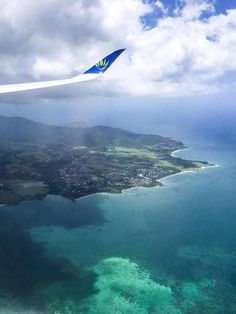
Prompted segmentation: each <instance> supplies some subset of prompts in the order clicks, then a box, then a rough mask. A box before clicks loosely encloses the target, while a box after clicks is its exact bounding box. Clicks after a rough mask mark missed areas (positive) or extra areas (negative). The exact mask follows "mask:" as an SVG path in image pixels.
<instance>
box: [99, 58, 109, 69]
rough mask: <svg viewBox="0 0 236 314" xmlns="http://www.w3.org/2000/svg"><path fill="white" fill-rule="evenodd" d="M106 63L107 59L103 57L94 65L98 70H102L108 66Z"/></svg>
mask: <svg viewBox="0 0 236 314" xmlns="http://www.w3.org/2000/svg"><path fill="white" fill-rule="evenodd" d="M108 64H109V61H107V60H106V59H103V60H101V61H99V62H98V63H96V67H97V68H98V69H99V70H100V71H104V70H106V69H107V68H108Z"/></svg>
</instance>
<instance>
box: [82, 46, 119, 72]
mask: <svg viewBox="0 0 236 314" xmlns="http://www.w3.org/2000/svg"><path fill="white" fill-rule="evenodd" d="M124 50H125V49H119V50H116V51H114V52H112V53H111V54H109V55H108V56H106V57H105V58H103V59H102V60H100V61H99V62H98V63H96V64H95V65H94V66H92V67H91V68H90V69H89V70H87V71H86V72H84V74H100V73H104V72H105V71H106V70H107V69H108V68H109V67H110V66H111V65H112V63H113V62H114V61H115V60H116V59H117V58H118V57H119V55H120V54H121V53H122V52H123V51H124Z"/></svg>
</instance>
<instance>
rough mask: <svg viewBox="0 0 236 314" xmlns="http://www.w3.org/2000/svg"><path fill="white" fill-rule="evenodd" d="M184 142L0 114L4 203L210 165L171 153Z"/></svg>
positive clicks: (104, 188) (153, 179)
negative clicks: (62, 125)
mask: <svg viewBox="0 0 236 314" xmlns="http://www.w3.org/2000/svg"><path fill="white" fill-rule="evenodd" d="M183 148H184V145H183V143H181V142H179V141H175V140H172V139H170V138H166V137H161V136H158V135H148V134H136V133H132V132H129V131H124V130H121V129H115V128H111V127H105V126H96V127H90V128H88V127H83V128H81V127H74V126H73V127H59V126H49V125H45V124H41V123H37V122H34V121H31V120H27V119H23V118H20V117H12V118H6V117H0V204H16V203H19V202H21V201H26V200H32V199H40V198H43V197H45V196H46V195H47V194H60V195H63V196H65V197H68V198H71V199H77V198H79V197H82V196H86V195H90V194H94V193H100V192H111V193H120V192H121V191H122V190H123V189H128V188H131V187H152V186H156V185H161V183H160V182H159V179H161V178H163V177H165V176H168V175H173V174H176V173H180V172H182V171H190V170H198V169H200V168H202V167H205V166H210V165H209V164H208V163H207V162H202V161H191V160H184V159H181V158H177V157H174V156H173V155H172V153H173V152H174V151H176V150H179V149H183Z"/></svg>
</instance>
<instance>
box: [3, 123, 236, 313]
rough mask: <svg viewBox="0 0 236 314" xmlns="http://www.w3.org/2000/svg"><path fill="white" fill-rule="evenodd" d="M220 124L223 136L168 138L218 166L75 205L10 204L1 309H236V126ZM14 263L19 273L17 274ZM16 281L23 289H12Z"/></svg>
mask: <svg viewBox="0 0 236 314" xmlns="http://www.w3.org/2000/svg"><path fill="white" fill-rule="evenodd" d="M221 127H222V132H221V136H219V130H217V134H216V135H215V136H214V132H209V130H207V131H206V132H200V133H198V132H197V131H196V130H195V132H193V131H191V132H189V133H186V134H183V133H181V132H180V133H181V134H180V137H178V129H176V131H174V129H172V132H173V133H171V132H170V133H171V134H170V133H169V134H168V135H169V136H170V135H171V136H172V137H175V138H176V139H181V140H183V141H184V143H185V144H186V145H187V146H188V147H189V149H187V150H184V151H182V152H179V153H177V154H178V156H181V157H184V158H189V159H195V160H206V161H208V162H211V163H214V164H217V165H218V167H216V168H207V169H203V170H201V171H199V172H194V173H184V174H181V175H177V176H173V177H169V178H165V179H163V180H162V182H163V183H164V186H163V187H161V188H149V189H144V188H138V189H131V190H129V191H128V192H127V193H125V194H123V195H108V194H100V195H93V196H90V197H87V198H83V199H81V200H79V201H78V202H77V203H72V202H71V201H69V200H66V199H64V198H62V197H58V196H48V197H47V198H45V199H44V200H42V201H35V202H28V203H23V204H19V205H17V206H15V207H11V206H7V207H6V206H5V207H2V208H1V209H0V211H1V212H2V211H4V213H5V214H4V215H5V216H4V217H8V216H7V215H11V222H12V225H14V226H15V227H14V234H15V235H16V236H15V237H14V236H9V235H8V237H7V236H6V234H7V231H6V230H5V229H4V228H3V226H1V230H2V233H3V235H2V239H4V237H5V238H6V239H7V240H6V241H8V243H9V249H8V251H7V247H8V245H7V244H6V245H5V250H6V251H7V254H8V255H7V256H8V258H6V261H5V264H4V263H2V264H0V265H1V267H2V268H3V269H5V270H6V269H7V270H8V273H9V278H5V279H4V282H5V286H4V287H3V288H4V289H0V292H1V291H2V293H1V295H0V301H1V300H2V301H1V302H2V303H0V306H1V304H2V309H3V308H4V309H5V310H6V309H9V308H10V310H11V311H10V313H14V309H16V308H18V310H19V309H21V311H22V313H26V311H27V310H28V309H31V310H32V311H33V313H38V312H40V311H42V312H43V313H102V314H103V313H104V314H110V313H124V314H125V313H146V314H148V313H229V314H230V313H236V267H235V266H236V251H235V247H236V245H235V244H236V188H235V186H236V158H235V157H236V144H235V143H234V141H233V140H232V134H234V131H232V132H231V133H230V137H229V136H228V134H224V132H223V131H224V128H223V125H222V126H221ZM158 131H160V132H158ZM153 132H155V133H161V134H163V133H162V132H161V130H158V129H156V130H153ZM163 132H164V131H163ZM38 210H41V215H43V217H44V219H41V222H40V224H38V225H37V224H36V223H35V217H33V216H34V215H33V214H32V212H34V213H35V212H37V211H38ZM77 211H78V215H76V214H75V212H77ZM19 212H22V213H23V214H22V215H23V218H22V217H21V218H19ZM58 212H60V219H59V220H58V215H57V213H58ZM17 213H18V214H17ZM87 213H89V214H87ZM71 214H73V219H74V223H72V221H71V219H69V218H68V217H70V215H71ZM1 215H2V214H1ZM53 215H54V216H55V220H54V219H53V217H54V216H53ZM80 215H82V217H85V218H84V219H85V220H84V221H85V223H81V221H80ZM87 215H88V217H87ZM63 217H64V219H63ZM22 219H23V221H24V222H25V221H27V223H23V222H22ZM11 230H13V229H11ZM4 231H5V233H4ZM15 246H18V248H19V249H20V252H19V251H17V250H16V249H15ZM12 252H13V253H14V254H13V253H12ZM22 252H23V253H22ZM0 254H2V253H1V252H0ZM9 261H11V263H12V266H11V267H12V268H11V267H10V270H9V267H8V268H7V267H6V265H8V266H9ZM14 263H15V267H16V268H17V269H18V271H15V273H14V274H13V275H11V276H12V277H11V276H10V274H11V269H14ZM4 267H5V268H4ZM0 276H3V275H2V274H1V273H0ZM3 277H4V276H3ZM17 278H18V280H16V279H17ZM34 278H36V279H34ZM8 279H9V280H12V281H17V282H18V283H17V285H16V286H14V285H13V284H11V285H10V286H9V285H7V284H6V282H7V281H8ZM21 282H23V283H24V285H23V286H22V285H21ZM9 300H10V301H9ZM0 312H1V311H0ZM2 313H3V311H2Z"/></svg>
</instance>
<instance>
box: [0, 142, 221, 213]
mask: <svg viewBox="0 0 236 314" xmlns="http://www.w3.org/2000/svg"><path fill="white" fill-rule="evenodd" d="M187 149H190V148H188V147H184V148H180V149H177V150H175V151H173V152H172V153H171V154H170V155H171V156H172V157H176V156H174V155H175V154H176V153H178V152H182V151H184V150H187ZM217 167H219V165H217V164H208V165H206V166H201V167H199V168H197V169H190V170H183V171H180V172H177V173H173V174H170V175H167V176H164V177H162V178H160V179H158V181H157V182H159V184H157V185H155V186H151V187H148V186H147V187H145V186H133V187H130V188H127V189H123V190H121V191H120V192H118V193H112V192H105V191H104V192H97V193H93V194H88V195H85V196H81V197H78V198H75V199H73V200H72V201H76V202H78V201H79V200H82V199H85V198H88V197H91V196H95V195H109V196H117V195H124V194H128V193H130V192H131V191H132V190H134V189H150V188H161V187H163V186H165V184H163V183H162V181H163V180H166V179H168V178H171V177H175V176H178V175H181V174H184V173H194V172H198V171H201V170H204V169H207V168H217ZM50 195H53V196H56V195H60V196H62V197H65V198H67V199H70V198H68V197H66V196H63V195H61V194H47V195H45V197H47V196H50ZM45 197H44V198H45ZM35 200H37V199H32V200H25V201H22V202H20V203H19V204H21V203H25V202H30V201H35ZM15 205H18V204H15ZM3 206H9V205H8V204H0V207H3Z"/></svg>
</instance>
